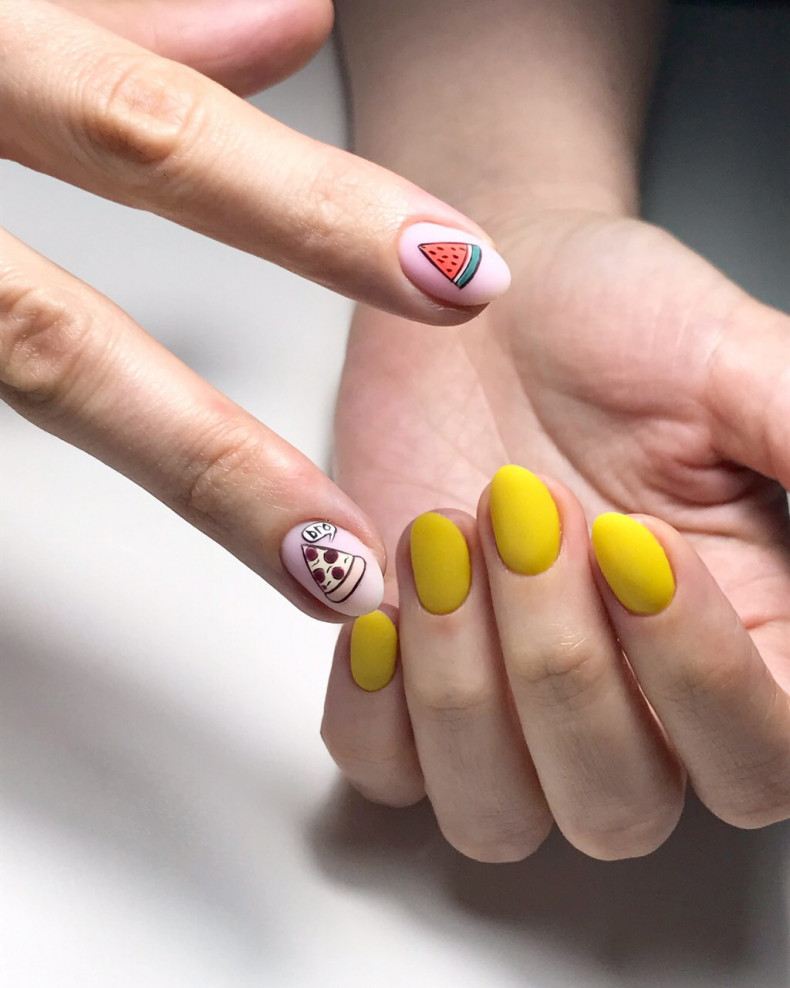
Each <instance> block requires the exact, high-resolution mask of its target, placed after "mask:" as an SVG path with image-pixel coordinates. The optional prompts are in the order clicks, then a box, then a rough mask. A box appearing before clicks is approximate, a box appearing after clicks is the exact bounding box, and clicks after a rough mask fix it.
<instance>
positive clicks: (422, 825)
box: [312, 784, 788, 988]
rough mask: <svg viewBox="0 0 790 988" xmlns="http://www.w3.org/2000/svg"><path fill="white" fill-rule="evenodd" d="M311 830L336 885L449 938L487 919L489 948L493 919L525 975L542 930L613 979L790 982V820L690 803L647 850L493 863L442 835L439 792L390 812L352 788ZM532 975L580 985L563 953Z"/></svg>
mask: <svg viewBox="0 0 790 988" xmlns="http://www.w3.org/2000/svg"><path fill="white" fill-rule="evenodd" d="M312 836H313V845H314V849H315V853H316V856H317V859H318V861H319V863H320V865H321V866H322V868H323V869H324V871H326V872H327V874H328V875H329V876H330V877H331V878H332V879H333V880H334V881H336V882H339V883H342V884H344V885H349V886H355V887H364V888H365V889H366V892H367V894H371V893H381V894H383V895H386V896H387V897H388V898H391V899H392V900H393V901H396V902H398V903H399V905H400V907H401V908H403V909H404V910H407V911H408V912H409V914H411V915H416V916H419V918H420V922H421V923H424V924H426V925H427V926H430V925H431V924H434V925H435V926H436V929H437V934H442V933H445V932H448V927H452V928H453V932H454V934H455V935H456V936H458V935H459V934H460V935H462V936H466V937H470V938H473V937H474V929H475V926H476V925H477V924H479V923H481V922H484V923H485V924H486V927H487V929H488V938H487V939H486V940H485V941H483V940H481V942H480V947H479V949H481V950H483V949H485V946H484V944H488V945H489V946H493V944H494V941H493V940H492V939H491V938H490V929H491V921H493V922H494V923H495V924H496V925H497V926H498V927H499V930H500V934H501V937H500V939H499V941H498V942H497V943H496V947H497V949H496V954H497V960H498V962H499V963H500V964H502V963H507V964H508V966H510V967H511V969H512V973H514V974H515V973H517V972H518V971H519V970H524V971H527V970H530V965H531V963H532V962H533V960H534V958H533V957H532V956H531V955H532V951H533V947H532V936H533V935H534V934H539V939H540V942H541V943H543V944H545V943H546V942H551V941H553V942H554V943H555V945H556V946H557V949H558V953H559V954H560V956H562V955H565V956H566V957H568V958H572V959H573V961H574V963H575V964H578V963H581V964H583V965H585V966H589V969H590V971H591V972H593V971H597V972H598V973H599V977H600V976H601V975H603V976H604V977H605V980H604V982H603V983H606V984H621V983H622V984H631V983H633V984H640V985H667V986H669V985H677V984H678V983H680V982H679V981H678V973H679V972H681V971H682V972H683V974H684V978H683V982H682V983H684V984H686V983H688V984H696V983H699V984H714V983H715V984H716V985H717V986H723V985H729V984H740V983H741V982H740V980H738V978H739V974H740V973H746V974H747V976H748V977H749V978H752V979H754V980H753V982H752V983H753V984H755V985H756V984H759V985H761V986H763V988H786V985H787V983H788V967H787V964H786V959H785V942H786V933H787V930H786V905H785V900H784V886H783V882H784V867H783V866H784V863H785V858H786V852H785V846H786V843H787V836H788V826H787V825H779V826H775V827H773V828H769V829H766V830H763V831H758V832H751V833H747V832H744V831H738V830H736V829H734V828H731V827H729V826H727V825H725V824H723V823H721V822H720V821H718V820H716V819H715V818H714V817H712V816H711V815H710V814H709V813H708V812H707V811H706V810H705V809H704V808H703V807H702V806H701V805H700V804H699V803H698V802H697V801H696V800H693V799H692V800H690V801H689V805H688V807H687V810H686V813H685V815H684V817H683V819H682V821H681V824H680V825H679V827H678V829H677V830H676V832H675V834H674V835H673V836H672V837H671V838H670V840H669V841H668V842H667V843H666V844H665V845H664V846H663V847H662V848H660V849H659V850H658V851H657V852H656V853H654V854H653V855H651V856H649V857H647V858H642V859H638V860H631V861H621V862H599V861H594V860H592V859H590V858H587V857H585V856H583V855H582V854H580V853H579V852H577V851H576V850H575V849H574V848H572V847H571V846H570V845H569V844H568V843H567V842H566V841H565V840H564V838H562V837H561V836H560V835H559V834H558V833H555V834H553V835H552V836H551V837H550V838H549V840H548V841H547V842H546V843H545V844H544V845H543V847H542V848H540V850H539V851H538V852H537V853H536V854H534V855H533V856H532V857H531V858H529V859H527V860H526V861H523V862H520V863H516V864H509V865H483V864H479V863H477V862H474V861H470V860H467V859H465V858H463V857H462V856H461V855H459V854H457V853H456V852H455V851H454V850H452V848H450V847H449V845H447V844H446V843H445V842H444V840H443V838H442V837H441V836H440V834H439V832H438V828H437V826H436V824H435V822H434V819H433V814H432V811H431V809H430V806H429V805H428V804H427V802H425V801H424V802H423V803H421V804H420V805H419V806H416V807H412V808H410V809H407V810H390V809H387V808H385V807H380V806H375V805H373V804H370V803H367V802H366V801H365V800H363V799H362V798H361V797H360V796H358V795H357V794H356V793H354V792H353V791H352V790H351V789H350V788H348V787H347V786H345V785H344V784H343V785H339V786H338V789H337V791H336V793H335V796H334V799H333V801H332V803H331V805H330V806H329V807H328V808H327V812H326V814H325V815H324V816H322V817H321V818H320V819H318V820H316V821H315V825H314V830H313V835H312ZM534 976H535V975H534V971H533V972H532V977H533V978H534ZM714 977H715V981H713V980H711V979H712V978H714ZM621 978H622V981H621V980H620V979H621ZM557 979H559V980H557ZM612 979H614V980H612ZM632 979H633V980H632ZM492 983H496V982H492ZM508 983H509V982H508ZM590 983H593V979H592V977H591V979H590ZM594 983H596V984H597V983H598V982H597V981H595V982H594ZM530 984H535V985H537V984H541V985H543V984H545V985H554V984H557V985H567V984H568V982H567V981H566V980H563V974H562V970H561V966H560V963H559V961H558V962H557V965H556V968H555V969H553V970H552V972H548V973H547V974H546V975H545V980H543V981H540V982H538V981H531V982H530Z"/></svg>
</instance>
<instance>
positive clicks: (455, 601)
mask: <svg viewBox="0 0 790 988" xmlns="http://www.w3.org/2000/svg"><path fill="white" fill-rule="evenodd" d="M411 568H412V571H413V573H414V583H415V584H416V586H417V596H418V597H419V598H420V603H421V604H422V606H423V607H424V608H425V610H426V611H430V613H431V614H449V613H450V612H451V611H454V610H456V608H458V607H460V606H461V604H463V602H464V601H465V600H466V595H467V594H468V593H469V587H470V585H471V582H472V568H471V564H470V562H469V548H468V546H467V544H466V539H465V538H464V537H463V535H462V534H461V530H460V529H459V528H458V526H457V525H454V524H453V523H452V522H451V521H450V519H449V518H445V517H444V515H439V514H436V512H434V511H429V512H427V514H424V515H420V517H419V518H417V520H416V521H415V522H414V524H413V525H412V527H411Z"/></svg>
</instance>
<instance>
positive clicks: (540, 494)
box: [489, 465, 560, 576]
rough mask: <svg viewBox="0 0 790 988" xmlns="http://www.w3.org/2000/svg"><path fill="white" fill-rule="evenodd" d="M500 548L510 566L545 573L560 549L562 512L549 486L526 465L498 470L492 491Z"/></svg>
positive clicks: (495, 531)
mask: <svg viewBox="0 0 790 988" xmlns="http://www.w3.org/2000/svg"><path fill="white" fill-rule="evenodd" d="M489 510H490V512H491V525H492V527H493V529H494V538H495V539H496V544H497V549H498V550H499V555H500V556H501V557H502V561H503V562H504V564H505V566H507V567H508V569H511V570H513V571H514V572H515V573H525V574H529V575H531V576H534V575H536V574H537V573H543V572H545V570H547V569H549V568H550V567H551V566H553V565H554V563H555V562H556V560H557V556H558V555H559V552H560V515H559V512H558V511H557V505H556V504H555V503H554V498H553V497H552V496H551V494H549V489H548V488H547V487H546V485H545V484H544V483H543V481H542V480H539V479H538V478H537V477H536V476H535V474H534V473H531V472H530V471H529V470H525V469H524V468H523V467H518V466H513V465H510V466H506V467H502V468H501V469H499V470H497V472H496V473H495V474H494V479H493V480H492V481H491V491H490V493H489Z"/></svg>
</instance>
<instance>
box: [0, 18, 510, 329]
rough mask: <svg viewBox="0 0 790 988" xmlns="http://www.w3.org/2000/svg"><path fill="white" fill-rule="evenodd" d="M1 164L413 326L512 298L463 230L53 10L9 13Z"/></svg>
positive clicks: (0, 67)
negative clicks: (195, 234) (121, 206)
mask: <svg viewBox="0 0 790 988" xmlns="http://www.w3.org/2000/svg"><path fill="white" fill-rule="evenodd" d="M0 50H2V52H3V59H2V62H0V119H2V120H3V121H4V128H3V133H2V135H0V153H1V154H3V155H4V156H5V157H11V158H14V159H15V160H17V161H19V162H21V163H22V164H25V165H29V166H30V167H33V168H36V169H38V170H39V171H43V172H46V173H48V174H50V175H54V176H56V177H58V178H62V179H64V180H66V181H68V182H71V183H72V184H74V185H79V186H81V187H82V188H85V189H87V190H89V191H91V192H96V193H98V194H99V195H103V196H105V197H107V198H110V199H114V200H116V201H118V202H122V203H125V204H127V205H131V206H136V207H140V208H145V209H149V210H151V211H153V212H155V213H158V214H160V215H162V216H165V217H167V218H169V219H172V220H175V221H176V222H178V223H181V224H183V225H184V226H188V227H191V228H192V229H194V230H197V231H199V232H200V233H205V234H207V235H208V236H211V237H213V238H214V239H217V240H221V241H224V242H226V243H229V244H231V245H232V246H234V247H238V248H240V249H242V250H245V251H248V252H250V253H252V254H256V255H258V256H259V257H262V258H266V259H267V260H271V261H275V262H276V263H278V264H280V265H282V266H283V267H286V268H288V269H289V270H291V271H294V272H296V273H297V274H300V275H303V276H305V277H307V278H310V279H311V280H313V281H316V282H318V283H319V284H322V285H325V286H326V287H328V288H331V289H333V290H335V291H338V292H340V293H342V294H344V295H348V296H350V297H352V298H356V299H359V300H361V301H364V302H368V303H370V304H371V305H374V306H376V307H378V308H382V309H386V310H389V311H391V312H395V313H398V314H400V315H403V316H407V317H408V318H410V319H415V320H419V321H422V322H432V323H437V324H455V323H460V322H464V321H466V320H467V319H469V318H471V316H473V315H474V314H476V312H477V311H479V308H480V306H481V305H484V304H486V303H488V302H489V301H491V299H493V298H495V297H496V296H497V295H499V294H501V293H502V292H503V291H505V290H506V288H507V287H508V284H509V280H510V275H509V271H508V268H507V265H506V264H505V262H504V261H503V260H502V258H501V257H500V256H499V255H498V254H497V253H496V251H495V250H494V249H493V248H492V247H491V245H490V243H489V242H488V241H487V240H486V239H485V235H484V234H483V232H482V231H481V230H480V229H479V228H477V227H475V226H474V224H472V223H471V221H469V220H468V219H466V217H464V216H463V215H461V214H460V213H457V212H456V211H455V210H452V209H451V208H450V207H449V206H447V205H445V204H444V203H442V202H440V201H439V200H437V199H434V198H433V197H432V196H429V195H428V194H427V193H425V192H423V191H422V190H420V189H418V188H417V187H416V186H413V185H411V183H409V182H406V181H405V180H403V179H400V178H398V177H397V176H395V175H393V174H392V173H391V172H388V171H387V170H386V169H383V168H380V167H378V166H377V165H374V164H372V163H370V162H368V161H364V160H363V159H360V158H357V157H355V156H354V155H351V154H349V153H348V152H346V151H342V150H340V149H338V148H334V147H329V146H326V145H323V144H321V143H319V142H317V141H314V140H312V139H310V138H308V137H306V136H304V135H302V134H298V133H295V132H294V131H292V130H290V129H289V128H288V127H286V126H285V125H283V124H281V123H279V122H278V121H276V120H273V119H271V118H270V117H267V116H266V115H264V114H263V113H261V112H259V111H258V110H257V109H255V108H254V107H253V106H251V105H250V104H248V103H245V102H244V101H243V100H241V99H239V98H238V97H236V96H234V95H233V94H232V93H230V92H229V91H228V90H226V89H223V88H222V87H221V86H219V85H217V84H216V83H214V82H212V81H210V80H209V79H207V78H205V77H204V76H202V75H200V74H199V73H197V72H195V71H194V70H192V69H189V68H187V67H185V66H183V65H179V64H178V63H176V62H171V61H168V60H167V59H164V58H161V57H159V56H157V55H154V54H153V53H151V52H149V51H146V50H145V49H144V48H140V47H138V46H137V45H135V44H132V43H131V42H129V41H126V40H125V39H122V38H119V37H117V36H116V35H114V34H112V33H111V32H109V31H106V30H104V29H103V28H101V27H99V26H97V25H95V24H93V23H92V22H90V21H88V20H85V19H83V18H80V17H78V16H76V15H74V14H71V13H69V12H67V11H64V10H62V9H60V8H57V7H55V6H53V5H51V4H49V3H47V2H45V0H5V2H4V4H3V14H2V17H1V18H0Z"/></svg>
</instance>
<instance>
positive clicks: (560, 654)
mask: <svg viewBox="0 0 790 988" xmlns="http://www.w3.org/2000/svg"><path fill="white" fill-rule="evenodd" d="M478 520H479V527H480V538H481V543H482V546H483V551H484V554H485V558H486V565H487V568H488V579H489V582H490V587H491V597H492V600H493V603H494V611H495V613H496V622H497V626H498V630H499V639H500V643H501V646H502V650H503V654H504V660H505V664H506V667H507V672H508V676H509V680H510V687H511V689H512V692H513V696H514V698H515V703H516V708H517V710H518V715H519V718H520V721H521V727H522V729H523V731H524V736H525V738H526V741H527V745H528V747H529V750H530V754H531V756H532V758H533V760H534V763H535V767H536V769H537V773H538V776H539V778H540V781H541V785H542V787H543V791H544V793H545V795H546V798H547V800H548V803H549V806H550V808H551V811H552V814H553V815H554V818H555V820H556V822H557V825H558V827H559V828H560V829H561V830H562V831H563V833H564V834H565V836H566V837H567V838H568V839H569V840H570V841H571V843H573V844H574V845H575V846H576V847H578V848H579V849H580V850H582V851H584V852H585V853H587V854H590V855H591V856H593V857H598V858H604V859H612V858H625V857H634V856H637V855H641V854H647V853H649V852H650V851H652V850H654V849H655V848H656V847H658V846H659V845H660V844H661V843H662V842H663V841H664V840H665V839H666V837H667V836H668V835H669V833H670V832H671V831H672V829H673V828H674V826H675V824H676V823H677V820H678V817H679V815H680V811H681V809H682V805H683V788H684V776H683V772H682V770H681V768H680V766H679V765H678V762H677V760H676V759H675V757H674V755H673V754H672V753H671V752H670V750H669V747H668V745H667V742H666V740H665V735H664V733H663V731H662V729H661V727H660V726H659V724H658V722H657V721H656V718H655V717H654V716H653V714H652V712H651V710H650V708H649V706H648V704H647V703H646V701H645V699H644V697H643V695H642V693H641V691H640V689H639V686H638V685H637V683H636V680H635V678H634V675H633V673H632V672H631V669H630V667H629V666H628V664H627V663H626V661H625V658H624V656H623V653H622V650H621V648H620V645H619V643H618V641H617V639H616V637H615V635H614V633H613V631H612V628H611V625H610V624H609V621H608V618H607V616H606V612H605V608H604V606H603V603H602V601H601V599H600V595H599V593H598V591H597V589H596V584H595V580H594V577H593V574H592V569H591V566H590V556H589V537H588V533H587V524H586V520H585V517H584V512H583V510H582V507H581V505H580V504H579V502H578V501H577V500H576V498H575V497H574V496H573V495H572V494H571V493H570V491H568V490H567V489H565V488H564V487H562V486H561V485H559V484H557V483H556V482H552V483H551V490H549V488H548V487H547V486H546V484H544V483H543V482H542V481H541V480H540V479H538V477H536V476H535V475H534V474H532V473H530V472H529V471H528V470H525V469H523V468H522V467H518V466H506V467H503V468H502V469H501V470H499V471H498V473H497V474H496V476H495V477H494V480H493V482H492V484H491V486H490V488H489V489H488V490H487V491H486V492H485V493H484V494H483V497H482V498H481V502H480V506H479V512H478Z"/></svg>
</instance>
